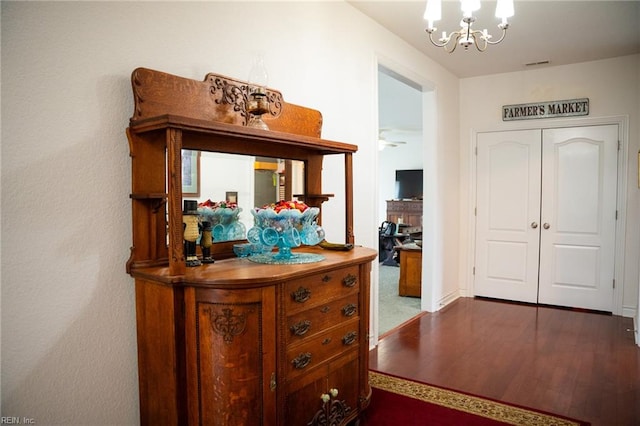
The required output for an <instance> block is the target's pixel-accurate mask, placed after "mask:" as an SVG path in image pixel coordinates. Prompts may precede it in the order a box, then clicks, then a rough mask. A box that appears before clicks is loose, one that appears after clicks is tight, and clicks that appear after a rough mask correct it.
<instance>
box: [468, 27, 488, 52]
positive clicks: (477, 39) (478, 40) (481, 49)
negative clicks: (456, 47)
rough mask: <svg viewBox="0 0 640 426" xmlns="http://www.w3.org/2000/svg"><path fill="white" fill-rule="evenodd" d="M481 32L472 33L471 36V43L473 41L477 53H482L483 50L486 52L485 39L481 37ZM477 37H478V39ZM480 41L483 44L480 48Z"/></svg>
mask: <svg viewBox="0 0 640 426" xmlns="http://www.w3.org/2000/svg"><path fill="white" fill-rule="evenodd" d="M482 34H483V33H482V31H473V32H472V34H471V36H472V37H473V41H474V43H473V44H474V45H475V46H476V49H478V52H484V51H485V50H487V46H488V44H487V41H488V40H487V39H486V38H484V37H482ZM478 35H480V36H479V37H478ZM480 41H483V42H484V44H483V45H482V46H480Z"/></svg>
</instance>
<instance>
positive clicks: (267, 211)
mask: <svg viewBox="0 0 640 426" xmlns="http://www.w3.org/2000/svg"><path fill="white" fill-rule="evenodd" d="M251 213H252V214H253V216H254V227H253V228H251V229H249V231H248V232H247V239H248V240H249V242H251V243H253V244H261V245H262V246H263V247H266V248H270V249H273V248H275V247H277V249H278V250H277V251H276V252H272V251H269V252H267V253H261V254H256V255H253V256H250V257H249V259H250V260H251V261H253V262H257V263H269V264H298V263H313V262H319V261H321V260H324V256H322V255H319V254H314V253H293V252H292V251H291V249H292V248H295V247H299V246H300V245H302V244H304V245H308V246H313V245H316V244H318V243H319V242H320V241H322V240H323V239H324V230H323V229H322V228H321V227H320V226H318V224H317V223H316V218H317V217H318V214H319V213H320V210H319V209H318V208H317V207H308V208H307V209H306V210H304V211H303V212H301V211H300V210H297V209H282V210H279V211H277V212H276V211H275V210H273V209H271V208H263V209H257V210H256V209H254V210H251Z"/></svg>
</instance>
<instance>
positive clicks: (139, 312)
mask: <svg viewBox="0 0 640 426" xmlns="http://www.w3.org/2000/svg"><path fill="white" fill-rule="evenodd" d="M132 86H133V92H134V101H135V108H134V115H133V117H132V118H131V120H130V125H129V128H128V129H127V136H128V139H129V149H130V155H131V161H132V192H131V201H132V220H133V227H132V231H133V245H132V247H131V254H130V258H129V260H128V262H127V272H128V273H129V274H130V275H131V276H132V277H134V279H135V288H136V318H137V336H138V372H139V374H138V375H139V391H140V419H141V424H143V425H159V424H162V425H183V424H187V425H211V424H215V425H298V424H300V425H325V424H336V425H341V424H346V423H348V422H350V421H352V420H355V419H357V418H358V417H359V415H360V413H361V412H362V411H363V410H364V409H365V408H366V407H367V406H368V404H369V400H370V395H371V389H370V386H369V381H368V354H369V342H368V333H369V331H368V329H369V285H370V282H369V281H370V271H371V262H372V261H373V259H375V258H376V256H377V252H376V251H375V250H372V249H368V248H364V247H355V248H353V249H351V250H349V251H329V250H324V249H321V248H318V247H307V248H304V249H300V250H304V251H306V252H311V253H315V254H320V255H322V256H323V257H324V260H321V261H319V262H315V263H307V264H299V265H296V264H293V265H271V264H261V263H255V262H252V261H251V260H250V259H246V258H243V259H240V258H235V257H233V253H232V250H231V249H232V243H214V246H213V247H212V248H211V252H212V254H213V256H214V257H215V258H216V261H215V263H213V264H206V265H201V266H197V267H189V268H187V267H186V266H185V253H184V247H183V228H182V192H181V189H182V182H181V179H182V177H181V166H182V164H181V161H182V160H181V157H182V156H181V155H180V154H181V150H182V149H183V148H185V149H192V150H200V151H216V152H226V153H233V154H246V155H260V156H271V157H280V158H284V159H293V160H301V161H303V162H304V167H305V184H304V197H305V198H304V200H305V202H306V203H307V204H309V205H310V206H316V207H319V208H322V203H323V202H325V201H327V200H328V199H329V198H330V195H328V194H323V193H322V178H321V172H322V162H323V161H322V160H323V158H324V156H325V155H329V154H338V155H343V156H344V167H345V198H346V206H345V242H346V243H350V244H353V243H354V236H353V182H352V181H353V175H352V173H353V172H352V154H353V153H354V152H356V147H355V146H354V145H349V144H345V143H341V142H335V141H328V140H324V139H321V138H320V130H321V124H322V116H321V115H320V113H319V112H318V111H314V110H310V109H308V108H304V107H300V106H296V105H292V104H288V103H286V102H284V100H283V99H282V95H281V94H280V93H279V92H277V91H273V90H270V89H268V90H267V95H268V97H269V100H270V103H269V105H270V106H269V112H268V113H267V114H266V117H265V122H267V123H268V125H269V127H270V129H271V130H263V129H255V128H248V127H246V123H247V118H248V117H247V113H246V110H245V105H246V102H247V90H248V85H247V83H244V82H241V81H238V80H234V79H230V78H228V77H224V76H219V75H215V74H208V75H207V76H206V77H205V79H204V81H196V80H190V79H185V78H182V77H177V76H173V75H170V74H166V73H162V72H158V71H153V70H149V69H145V68H139V69H136V70H134V72H133V74H132ZM321 218H322V216H321V215H320V216H319V220H320V221H321ZM323 226H324V227H327V226H330V224H326V223H325V224H323ZM323 397H324V399H323Z"/></svg>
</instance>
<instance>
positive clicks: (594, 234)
mask: <svg viewBox="0 0 640 426" xmlns="http://www.w3.org/2000/svg"><path fill="white" fill-rule="evenodd" d="M477 148H478V149H477V171H476V184H477V193H476V194H477V201H476V208H477V209H476V254H475V256H476V260H475V263H476V264H475V279H474V281H475V283H474V289H475V290H474V294H475V295H476V296H486V297H493V298H498V299H506V300H514V301H522V302H528V303H539V304H547V305H556V306H565V307H576V308H584V309H592V310H599V311H606V312H612V311H613V307H614V300H613V288H614V285H615V281H614V277H615V247H616V217H617V200H616V194H617V176H618V171H617V167H618V125H615V124H614V125H601V126H583V127H568V128H552V129H532V130H517V131H505V132H487V133H479V134H478V137H477Z"/></svg>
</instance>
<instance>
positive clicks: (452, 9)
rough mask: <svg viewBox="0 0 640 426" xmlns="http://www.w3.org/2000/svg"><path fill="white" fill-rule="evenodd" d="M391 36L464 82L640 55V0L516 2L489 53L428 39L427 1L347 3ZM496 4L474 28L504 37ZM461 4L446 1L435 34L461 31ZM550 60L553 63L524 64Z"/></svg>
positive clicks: (489, 4) (481, 12)
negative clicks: (446, 46) (447, 47)
mask: <svg viewBox="0 0 640 426" xmlns="http://www.w3.org/2000/svg"><path fill="white" fill-rule="evenodd" d="M347 2H348V3H350V4H351V5H352V6H354V7H355V8H356V9H358V10H360V11H361V12H362V13H364V14H365V15H367V16H369V17H371V18H372V19H373V20H375V21H377V22H378V23H379V24H380V25H382V26H383V27H385V28H387V29H388V30H389V31H391V32H392V33H394V34H396V35H398V36H399V37H400V38H402V39H403V40H405V41H406V42H407V43H409V44H410V45H412V46H414V47H415V48H416V49H418V50H419V51H421V52H423V53H424V54H425V55H427V56H428V57H430V58H431V59H433V60H434V61H436V62H438V63H439V64H441V65H442V66H443V67H445V68H446V69H447V70H449V71H450V72H452V73H453V74H455V75H456V76H458V77H460V78H467V77H475V76H481V75H488V74H498V73H504V72H513V71H522V70H525V69H527V70H528V69H535V68H541V67H548V66H557V65H565V64H573V63H578V62H585V61H594V60H598V59H606V58H613V57H616V56H624V55H631V54H634V53H640V0H634V1H617V0H608V1H584V0H571V1H551V0H515V2H514V8H515V16H513V17H512V18H510V19H509V23H510V28H509V30H508V31H507V36H506V38H505V39H504V41H503V42H502V43H500V44H498V45H495V46H489V47H488V48H487V50H486V51H485V52H482V53H481V52H478V51H477V50H476V49H475V48H473V47H472V48H470V49H469V50H468V51H465V50H464V49H463V48H462V47H458V49H456V50H455V52H453V53H451V54H449V53H446V52H445V51H444V49H442V48H437V47H435V46H433V45H432V44H431V42H430V41H429V37H428V34H427V33H426V32H425V28H426V22H425V21H424V19H423V14H424V9H425V5H426V1H425V0H410V1H379V0H347ZM495 3H496V2H495V1H482V7H481V9H480V10H479V11H478V12H476V13H475V14H474V16H476V18H477V20H476V22H475V25H474V28H475V29H479V30H483V29H484V28H487V29H488V30H489V34H492V35H493V36H494V39H497V38H499V36H500V34H499V32H500V30H499V29H498V28H497V24H498V23H499V20H498V18H495V17H494V12H495ZM461 17H462V14H461V12H460V2H459V1H456V0H443V4H442V20H441V21H439V22H437V23H436V26H437V27H438V30H437V31H436V32H435V33H434V36H436V34H438V37H439V34H441V33H442V31H446V32H447V33H450V32H451V31H455V30H458V29H459V28H460V26H459V22H460V19H461ZM544 61H549V63H548V64H539V65H525V64H531V63H539V62H544Z"/></svg>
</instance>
